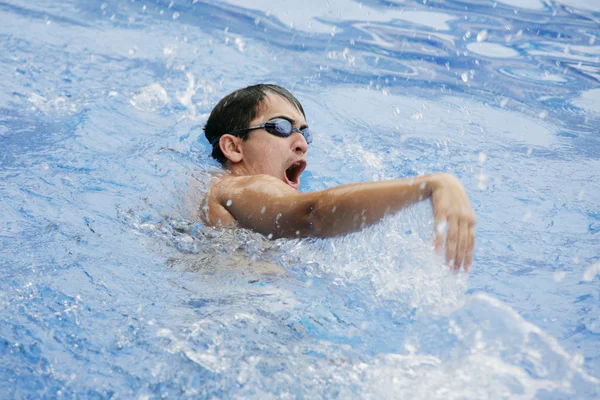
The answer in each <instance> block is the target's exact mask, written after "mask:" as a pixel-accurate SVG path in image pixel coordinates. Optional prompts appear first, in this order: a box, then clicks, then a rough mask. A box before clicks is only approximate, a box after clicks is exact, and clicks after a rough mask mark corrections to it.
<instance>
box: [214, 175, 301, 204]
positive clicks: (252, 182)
mask: <svg viewBox="0 0 600 400" xmlns="http://www.w3.org/2000/svg"><path fill="white" fill-rule="evenodd" d="M212 191H213V192H214V193H213V195H215V196H217V197H218V198H220V199H221V201H222V202H227V200H228V199H231V198H232V197H237V196H239V195H240V191H245V192H246V193H249V192H263V193H268V194H271V195H277V194H290V193H297V192H296V190H294V189H292V188H291V187H289V186H288V185H286V184H285V183H284V182H283V181H281V179H277V178H275V177H273V176H271V175H264V174H257V175H244V176H232V175H227V176H223V178H222V179H219V180H218V181H216V182H215V183H214V184H213V190H212Z"/></svg>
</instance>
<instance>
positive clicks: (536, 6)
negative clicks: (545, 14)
mask: <svg viewBox="0 0 600 400" xmlns="http://www.w3.org/2000/svg"><path fill="white" fill-rule="evenodd" d="M497 2H498V3H502V4H505V5H507V6H513V7H518V8H527V9H529V10H543V9H544V8H545V5H544V3H542V2H541V1H540V0H497Z"/></svg>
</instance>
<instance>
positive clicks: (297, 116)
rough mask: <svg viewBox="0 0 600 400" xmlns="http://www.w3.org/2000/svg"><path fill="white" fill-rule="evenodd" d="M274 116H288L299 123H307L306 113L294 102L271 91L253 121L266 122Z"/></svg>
mask: <svg viewBox="0 0 600 400" xmlns="http://www.w3.org/2000/svg"><path fill="white" fill-rule="evenodd" d="M274 117H288V118H289V119H292V120H293V121H294V122H295V123H297V124H300V125H302V124H306V120H305V118H304V115H302V112H301V111H300V110H298V108H296V106H295V105H294V104H293V103H291V102H290V101H289V100H287V99H285V98H284V97H282V96H280V95H278V94H275V93H270V92H269V93H267V95H266V96H265V98H264V99H263V101H262V102H261V104H260V105H259V106H258V112H257V113H256V118H255V119H254V120H253V122H265V121H268V120H270V119H272V118H274Z"/></svg>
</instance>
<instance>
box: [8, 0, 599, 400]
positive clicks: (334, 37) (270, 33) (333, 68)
mask: <svg viewBox="0 0 600 400" xmlns="http://www.w3.org/2000/svg"><path fill="white" fill-rule="evenodd" d="M599 26H600V3H598V2H597V1H596V0H527V1H515V0H498V1H484V0H482V1H474V0H469V1H466V0H448V1H444V2H442V1H431V0H427V1H425V0H422V1H413V0H405V1H401V0H396V1H371V0H366V1H362V2H357V1H350V0H336V1H326V2H323V1H320V0H306V1H304V2H294V1H291V0H272V1H266V0H265V1H263V0H228V1H216V0H208V1H205V0H200V1H198V0H193V1H192V0H185V1H184V0H174V1H171V2H169V1H160V0H159V1H148V2H145V1H139V0H135V1H114V0H107V1H105V2H89V1H77V0H59V1H48V0H37V1H34V2H30V1H22V0H4V1H0V49H1V50H2V51H1V52H0V72H1V76H2V77H3V79H1V80H0V249H1V252H0V255H1V257H0V265H1V268H0V274H1V276H0V278H1V279H0V318H1V321H2V322H1V324H0V393H4V395H1V396H0V397H5V398H140V399H148V398H159V397H164V398H261V399H262V398H373V399H378V398H386V399H387V398H413V399H435V398H440V399H441V398H443V399H464V398H511V399H513V398H522V399H530V398H544V399H546V398H548V399H559V398H561V399H562V398H571V399H590V398H597V397H599V396H600V285H599V283H600V236H599V235H600V206H599V205H600V137H599V131H598V127H599V126H600V37H599V36H600V30H599ZM258 82H271V83H276V84H280V85H283V86H285V87H287V88H288V89H290V90H291V91H292V92H293V93H294V94H295V95H296V96H297V97H298V98H299V99H300V101H301V102H302V104H303V105H304V108H305V110H306V113H307V119H308V123H309V124H310V126H311V128H312V129H313V131H314V132H315V139H314V142H313V144H312V145H311V148H310V152H309V160H308V162H309V165H308V169H307V170H306V171H305V173H304V175H303V180H302V186H301V188H300V190H301V191H314V190H321V189H325V188H329V187H332V186H335V185H339V184H344V183H351V182H357V181H365V180H383V179H392V178H400V177H406V176H416V175H419V174H426V173H432V172H439V171H446V172H450V173H453V174H455V175H457V176H458V177H459V178H460V180H461V181H462V182H463V184H464V185H465V187H466V189H467V192H468V194H469V196H470V198H471V201H472V203H473V207H474V209H475V212H476V215H477V218H478V224H477V243H476V253H475V258H474V265H473V270H472V272H471V273H470V274H468V275H467V274H464V273H461V274H453V273H451V272H449V271H448V270H447V269H446V268H445V267H444V266H443V260H442V259H441V258H440V257H439V256H437V255H435V254H434V253H433V251H432V250H431V232H432V231H433V219H432V215H431V209H430V205H429V204H428V203H422V204H419V205H416V206H414V207H411V208H409V209H407V210H405V211H404V212H402V213H400V214H399V215H397V216H394V217H390V218H387V219H386V220H384V221H383V222H382V223H380V224H378V225H376V226H374V227H370V228H368V229H366V230H364V231H362V232H360V233H356V234H353V235H349V236H346V237H343V238H338V239H329V240H278V241H269V240H267V239H266V238H263V237H262V236H260V235H257V234H255V233H252V232H249V231H244V230H220V229H213V228H208V227H206V226H203V225H202V224H201V223H200V222H199V221H198V220H197V219H196V218H195V217H194V213H193V208H194V207H196V206H197V202H198V200H199V197H200V195H201V193H202V191H203V190H206V187H207V186H208V185H209V183H210V180H211V177H212V176H214V174H215V173H216V172H217V171H219V166H218V164H217V163H216V162H215V161H214V160H211V159H210V157H209V156H208V154H209V146H208V143H207V142H206V140H205V138H204V137H203V133H202V126H203V124H204V122H205V121H206V119H207V117H208V114H209V113H210V111H211V109H212V107H213V106H214V105H215V104H216V102H217V101H218V100H219V99H220V98H222V97H223V96H224V95H226V94H228V93H230V92H231V91H233V90H235V89H238V88H240V87H243V86H247V85H250V84H254V83H258ZM191 181H195V182H198V183H199V185H191V184H190V182H191ZM195 186H199V188H197V187H195ZM265 271H277V273H270V274H265V273H264V272H265Z"/></svg>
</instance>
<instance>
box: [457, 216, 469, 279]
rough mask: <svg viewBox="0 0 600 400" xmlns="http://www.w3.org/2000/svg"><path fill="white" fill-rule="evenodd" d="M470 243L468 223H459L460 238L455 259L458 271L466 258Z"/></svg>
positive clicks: (463, 221) (461, 221)
mask: <svg viewBox="0 0 600 400" xmlns="http://www.w3.org/2000/svg"><path fill="white" fill-rule="evenodd" d="M468 241H469V225H468V223H467V221H465V220H464V219H461V220H459V221H458V238H457V243H456V256H455V258H454V270H455V271H458V270H459V269H460V266H461V265H462V263H463V260H464V259H465V258H466V254H465V253H466V251H467V244H468Z"/></svg>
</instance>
